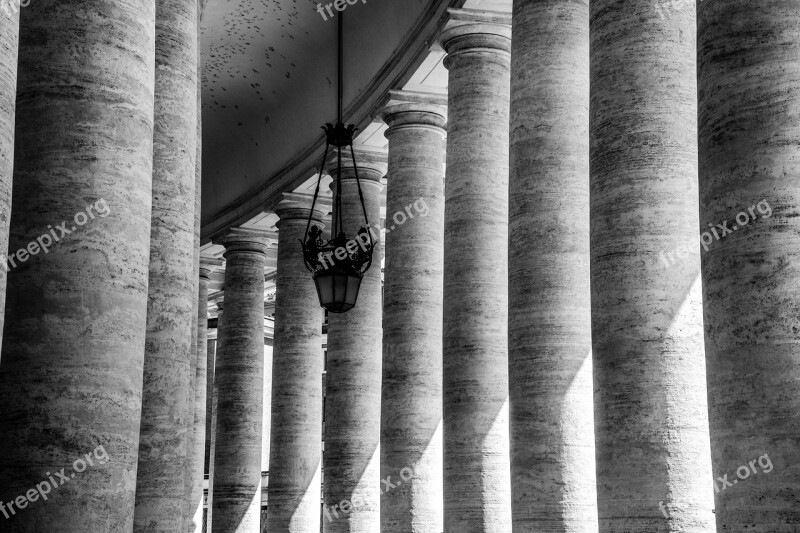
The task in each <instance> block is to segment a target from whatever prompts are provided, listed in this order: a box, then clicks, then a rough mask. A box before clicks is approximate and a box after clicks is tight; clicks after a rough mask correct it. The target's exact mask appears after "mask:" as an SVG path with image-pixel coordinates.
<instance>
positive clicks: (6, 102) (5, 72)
mask: <svg viewBox="0 0 800 533" xmlns="http://www.w3.org/2000/svg"><path fill="white" fill-rule="evenodd" d="M4 5H6V4H4ZM12 5H13V4H12ZM6 11H7V12H5V13H2V14H0V256H2V258H3V260H2V261H0V346H2V344H3V317H4V315H5V308H6V306H5V301H6V276H7V274H6V272H7V271H8V269H9V268H11V265H9V264H8V263H7V261H6V260H5V258H6V255H7V254H8V223H9V220H10V218H11V181H12V176H13V173H14V107H15V104H16V100H17V47H18V41H19V12H18V11H14V10H12V9H11V6H8V5H6Z"/></svg>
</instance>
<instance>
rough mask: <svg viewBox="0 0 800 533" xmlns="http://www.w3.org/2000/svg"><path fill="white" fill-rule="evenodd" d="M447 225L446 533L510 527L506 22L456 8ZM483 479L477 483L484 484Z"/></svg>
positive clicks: (449, 46) (451, 27)
mask: <svg viewBox="0 0 800 533" xmlns="http://www.w3.org/2000/svg"><path fill="white" fill-rule="evenodd" d="M450 14H451V20H450V21H449V22H448V23H447V26H446V27H445V31H444V33H443V34H442V36H441V41H442V46H443V47H444V49H445V51H446V52H447V54H448V56H447V58H446V59H445V67H447V69H448V70H449V85H448V93H449V94H448V124H447V131H448V134H447V172H446V178H445V218H444V220H445V229H444V326H443V327H444V355H443V357H444V487H445V488H444V523H445V525H444V530H445V532H446V533H463V532H466V531H470V532H473V531H474V532H495V531H496V532H507V531H511V480H510V473H509V470H510V465H509V432H508V339H507V336H506V335H507V318H508V262H507V253H506V250H507V248H508V243H507V240H508V119H509V115H508V113H509V90H510V89H509V83H510V77H509V76H510V74H509V72H510V59H511V54H510V50H511V27H510V22H511V20H510V16H508V15H502V14H492V13H487V12H477V11H467V10H450ZM479 480H480V481H479Z"/></svg>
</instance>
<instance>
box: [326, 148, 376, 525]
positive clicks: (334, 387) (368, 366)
mask: <svg viewBox="0 0 800 533" xmlns="http://www.w3.org/2000/svg"><path fill="white" fill-rule="evenodd" d="M356 164H357V165H358V175H359V178H360V182H361V189H362V191H363V193H364V205H365V206H366V209H367V216H368V217H369V222H370V224H371V225H372V226H373V228H376V227H377V224H378V223H379V220H380V198H381V189H382V188H383V186H382V185H381V182H380V180H381V178H382V177H383V176H384V175H385V173H386V164H385V163H384V162H382V161H381V160H380V157H379V156H378V157H374V156H370V155H368V154H367V153H366V152H356ZM332 168H333V167H332ZM333 172H335V170H333ZM354 177H355V174H354V172H353V168H352V160H351V158H350V157H348V158H346V160H345V161H343V168H342V211H343V213H342V215H343V217H342V218H343V224H344V227H343V230H344V231H345V233H346V234H347V235H348V237H350V236H352V237H355V235H356V232H357V231H358V229H359V228H360V227H362V226H364V224H365V223H364V215H363V213H362V210H361V204H360V202H359V199H358V191H357V189H356V180H355V179H354ZM335 183H336V182H335V181H334V184H335ZM331 188H333V189H335V187H334V185H333V184H332V186H331ZM334 192H335V190H334ZM335 215H336V213H335V209H334V216H335ZM373 232H374V235H373V238H375V241H376V247H375V248H376V249H375V251H374V255H373V264H372V267H371V268H370V269H369V270H368V271H367V272H366V274H364V279H363V280H362V281H361V289H360V291H359V293H358V301H357V302H356V306H355V308H353V309H351V310H350V311H348V312H347V313H342V314H336V313H330V314H329V315H328V322H329V325H328V369H327V384H326V387H327V392H326V400H325V409H326V411H325V454H324V457H323V465H324V468H323V470H324V472H325V483H324V493H325V494H324V512H323V518H322V520H323V527H324V531H325V533H373V532H375V531H378V530H379V529H380V494H381V487H382V486H384V487H385V485H381V483H380V478H379V476H380V452H379V442H380V433H381V341H382V333H381V268H380V259H379V258H380V254H381V252H380V235H379V232H378V231H377V230H373Z"/></svg>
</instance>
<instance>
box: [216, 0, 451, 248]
mask: <svg viewBox="0 0 800 533" xmlns="http://www.w3.org/2000/svg"><path fill="white" fill-rule="evenodd" d="M341 1H342V2H345V0H341ZM351 1H354V2H355V3H353V4H352V5H347V4H346V5H347V7H346V8H345V10H344V12H343V13H344V15H345V19H344V26H345V30H344V36H345V37H344V51H345V67H344V68H345V73H344V106H345V121H346V122H353V123H356V124H357V125H358V126H360V127H362V128H363V127H365V126H367V125H368V123H369V121H370V120H371V119H372V117H373V116H374V115H375V114H376V112H377V109H378V106H379V105H380V104H381V99H382V98H383V96H384V95H385V94H386V93H387V91H388V90H389V89H393V88H397V87H399V86H402V85H403V83H404V81H406V80H407V79H408V77H409V76H410V75H411V73H412V72H413V70H414V69H415V67H416V66H417V65H419V64H421V63H422V62H423V61H424V60H425V59H426V57H427V54H428V52H429V50H430V48H431V44H432V43H431V39H432V38H433V37H434V36H435V35H436V33H437V31H438V29H439V25H440V24H441V23H442V20H443V16H442V15H443V14H444V13H445V11H446V9H447V7H453V6H455V7H460V6H461V5H463V3H464V1H463V0H460V1H459V0H399V1H398V0H394V1H392V0H351ZM326 2H327V0H326ZM324 5H325V2H323V6H324ZM340 5H341V4H340ZM323 9H324V7H323ZM333 12H334V13H335V17H334V18H331V17H330V16H328V15H327V12H326V13H325V14H326V18H327V20H325V19H324V18H323V16H322V15H321V14H320V13H319V12H318V11H317V3H316V2H314V1H311V0H209V1H208V3H207V4H206V6H205V11H204V14H203V21H202V24H201V46H202V63H203V65H202V66H203V95H202V98H203V162H202V164H203V195H202V196H203V205H202V212H203V231H202V235H203V241H204V242H207V241H208V240H209V239H210V238H212V237H214V236H215V235H216V234H217V233H219V232H221V231H224V230H225V229H226V228H228V227H230V226H232V225H238V224H241V223H243V222H245V221H247V220H248V219H250V218H252V217H253V216H254V215H256V214H258V213H259V212H260V211H262V210H263V209H264V207H265V203H266V202H267V201H268V200H269V199H271V198H273V197H274V196H275V194H276V193H278V192H282V191H287V190H292V189H293V188H294V187H296V186H298V185H299V184H301V183H302V182H304V181H305V180H306V179H307V178H308V177H309V175H310V174H311V173H313V170H312V167H313V164H314V163H315V162H314V156H316V155H317V154H318V153H320V152H321V150H320V148H321V143H322V140H323V138H322V134H321V130H320V129H319V127H320V126H321V125H322V124H324V123H325V122H333V121H335V113H336V29H337V22H336V16H340V15H339V14H338V13H337V12H336V11H335V10H334V11H333Z"/></svg>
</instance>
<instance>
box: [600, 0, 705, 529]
mask: <svg viewBox="0 0 800 533" xmlns="http://www.w3.org/2000/svg"><path fill="white" fill-rule="evenodd" d="M590 6H591V27H590V31H591V44H590V48H591V58H590V61H591V109H592V113H591V126H590V134H591V163H590V165H591V276H592V280H591V283H592V337H593V344H594V345H593V354H594V361H593V362H594V390H595V391H596V392H595V435H596V447H597V451H596V457H597V490H598V495H597V502H598V514H599V525H600V531H601V532H619V531H714V515H713V513H712V508H713V500H712V492H711V491H712V485H711V483H710V480H711V464H710V450H709V433H708V415H707V400H706V384H705V358H704V350H703V317H702V307H701V305H702V303H701V302H702V300H701V294H700V256H699V246H698V234H697V228H698V196H697V119H696V117H697V82H696V70H695V64H696V58H695V48H696V44H695V33H696V30H695V15H694V13H695V11H694V8H693V5H692V6H691V7H687V8H685V9H674V10H671V11H670V13H669V16H667V17H661V16H659V14H658V11H657V10H656V9H655V8H654V2H653V1H652V0H594V1H593V2H591V4H590ZM687 246H688V247H690V249H691V250H692V252H691V253H688V254H685V255H686V259H685V260H684V261H681V262H679V263H677V264H674V265H672V266H671V267H669V268H665V267H664V264H662V261H661V260H660V254H661V252H663V251H665V250H666V251H672V250H676V249H685V248H686V247H687Z"/></svg>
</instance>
